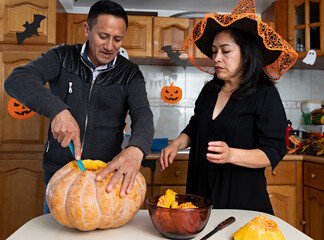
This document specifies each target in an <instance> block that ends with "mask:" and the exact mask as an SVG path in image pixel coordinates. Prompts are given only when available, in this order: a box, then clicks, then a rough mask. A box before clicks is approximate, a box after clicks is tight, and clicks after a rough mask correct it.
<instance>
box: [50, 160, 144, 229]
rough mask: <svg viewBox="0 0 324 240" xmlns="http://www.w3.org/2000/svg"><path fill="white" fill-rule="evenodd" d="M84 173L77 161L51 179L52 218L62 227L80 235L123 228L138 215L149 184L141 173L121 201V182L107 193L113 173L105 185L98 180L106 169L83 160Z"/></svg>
mask: <svg viewBox="0 0 324 240" xmlns="http://www.w3.org/2000/svg"><path fill="white" fill-rule="evenodd" d="M82 163H83V165H84V167H85V169H86V170H85V171H81V170H80V168H79V167H78V165H77V163H76V161H72V162H69V163H67V164H66V165H65V166H64V167H63V168H61V169H60V170H58V171H57V172H56V173H55V174H54V175H53V177H52V178H51V179H50V181H49V183H48V185H47V189H46V201H47V204H48V207H49V209H50V211H51V214H52V216H53V217H54V218H55V219H56V220H57V221H58V222H59V223H61V224H62V225H64V226H67V227H70V228H77V229H79V230H81V231H90V230H94V229H97V228H99V229H106V228H115V227H119V226H122V225H123V224H125V223H127V222H128V221H129V220H130V219H131V218H132V217H133V216H135V214H136V213H137V212H138V210H139V208H140V206H141V205H142V203H143V201H144V198H145V194H146V182H145V178H144V177H143V175H142V174H141V173H138V174H137V176H136V179H135V183H134V187H133V189H132V191H131V192H130V193H129V194H127V195H126V196H125V197H123V198H120V197H119V191H120V187H121V182H122V181H121V180H119V182H118V183H117V185H115V187H114V188H113V190H112V191H111V192H110V193H108V192H107V191H106V187H107V184H108V183H109V181H110V179H111V177H112V176H113V175H114V173H110V174H108V175H107V176H106V177H105V178H104V179H103V181H101V182H97V181H96V180H95V178H96V173H97V172H98V171H101V170H102V169H103V168H105V167H106V165H107V164H106V163H104V162H102V161H99V160H95V161H92V160H82Z"/></svg>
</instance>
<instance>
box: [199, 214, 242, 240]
mask: <svg viewBox="0 0 324 240" xmlns="http://www.w3.org/2000/svg"><path fill="white" fill-rule="evenodd" d="M235 220H236V219H235V217H229V218H227V219H226V220H225V221H223V222H221V223H220V224H218V225H217V227H216V228H215V229H214V230H212V231H211V232H210V233H208V234H207V235H206V236H204V237H203V238H202V239H200V240H206V239H208V238H209V237H210V236H211V235H213V234H214V233H216V232H217V231H219V230H222V229H223V228H225V227H227V226H228V225H230V224H232V223H233V222H235Z"/></svg>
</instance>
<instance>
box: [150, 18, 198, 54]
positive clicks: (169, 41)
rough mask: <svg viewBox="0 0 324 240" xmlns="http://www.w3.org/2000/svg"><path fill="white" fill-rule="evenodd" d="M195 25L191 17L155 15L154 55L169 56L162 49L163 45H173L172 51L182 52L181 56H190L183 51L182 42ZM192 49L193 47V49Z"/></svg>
mask: <svg viewBox="0 0 324 240" xmlns="http://www.w3.org/2000/svg"><path fill="white" fill-rule="evenodd" d="M192 25H193V20H192V19H189V18H175V17H154V19H153V41H154V46H153V48H154V49H153V57H155V58H168V55H167V53H166V52H165V51H164V50H162V49H161V48H162V47H163V46H167V45H171V47H172V51H173V52H176V51H178V52H179V53H181V55H180V58H183V59H186V58H188V54H187V53H186V52H185V51H182V50H181V48H182V44H183V43H184V41H185V39H186V37H187V36H188V34H189V32H190V30H191V28H192ZM191 51H192V49H191Z"/></svg>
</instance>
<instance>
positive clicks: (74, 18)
mask: <svg viewBox="0 0 324 240" xmlns="http://www.w3.org/2000/svg"><path fill="white" fill-rule="evenodd" d="M87 18H88V15H87V14H72V13H69V14H66V26H65V29H66V43H67V44H75V43H80V44H83V43H84V42H85V40H87V38H86V37H85V36H84V30H83V23H84V22H86V21H87Z"/></svg>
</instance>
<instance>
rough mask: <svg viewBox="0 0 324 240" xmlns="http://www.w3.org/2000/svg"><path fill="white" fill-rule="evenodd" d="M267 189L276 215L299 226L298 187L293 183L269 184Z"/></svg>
mask: <svg viewBox="0 0 324 240" xmlns="http://www.w3.org/2000/svg"><path fill="white" fill-rule="evenodd" d="M267 190H268V193H269V197H270V201H271V204H272V207H273V211H274V214H275V216H277V217H279V218H281V219H282V220H284V221H286V222H288V223H289V224H291V225H292V226H294V227H296V228H297V224H298V223H297V213H296V209H297V198H296V187H295V186H293V185H268V187H267Z"/></svg>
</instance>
